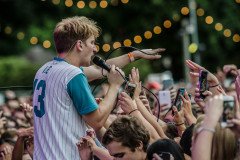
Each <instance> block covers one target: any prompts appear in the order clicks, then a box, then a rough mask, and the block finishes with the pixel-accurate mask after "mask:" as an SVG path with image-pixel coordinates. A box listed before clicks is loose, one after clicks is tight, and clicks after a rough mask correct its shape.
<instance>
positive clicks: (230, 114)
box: [220, 96, 235, 128]
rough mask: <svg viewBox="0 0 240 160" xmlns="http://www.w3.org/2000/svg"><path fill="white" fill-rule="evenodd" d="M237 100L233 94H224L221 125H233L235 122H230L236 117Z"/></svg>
mask: <svg viewBox="0 0 240 160" xmlns="http://www.w3.org/2000/svg"><path fill="white" fill-rule="evenodd" d="M234 108H235V100H234V97H233V96H223V113H222V116H221V118H220V123H221V127H223V128H225V127H232V126H233V124H230V123H228V120H231V119H233V118H234V117H235V110H234Z"/></svg>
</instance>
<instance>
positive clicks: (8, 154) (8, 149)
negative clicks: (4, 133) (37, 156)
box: [0, 145, 13, 160]
mask: <svg viewBox="0 0 240 160" xmlns="http://www.w3.org/2000/svg"><path fill="white" fill-rule="evenodd" d="M12 151H13V147H12V146H10V145H5V146H4V147H3V148H2V149H1V150H0V157H1V159H2V160H11V159H12Z"/></svg>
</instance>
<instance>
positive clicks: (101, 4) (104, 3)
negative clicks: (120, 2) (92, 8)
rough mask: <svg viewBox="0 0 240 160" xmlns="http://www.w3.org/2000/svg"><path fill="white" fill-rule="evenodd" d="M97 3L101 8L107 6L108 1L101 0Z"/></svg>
mask: <svg viewBox="0 0 240 160" xmlns="http://www.w3.org/2000/svg"><path fill="white" fill-rule="evenodd" d="M99 5H100V7H101V8H106V7H107V6H108V2H107V1H106V0H102V1H101V2H100V4H99Z"/></svg>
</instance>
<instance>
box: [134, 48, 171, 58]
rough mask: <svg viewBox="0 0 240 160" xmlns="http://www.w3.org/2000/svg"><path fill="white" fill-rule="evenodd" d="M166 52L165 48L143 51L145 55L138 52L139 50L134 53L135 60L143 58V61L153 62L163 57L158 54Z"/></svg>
mask: <svg viewBox="0 0 240 160" xmlns="http://www.w3.org/2000/svg"><path fill="white" fill-rule="evenodd" d="M165 50H166V49H164V48H157V49H143V50H142V51H143V52H145V53H143V52H141V51H138V50H135V51H133V52H132V53H133V55H134V58H143V59H149V60H153V59H159V58H161V55H158V54H160V53H162V52H164V51H165Z"/></svg>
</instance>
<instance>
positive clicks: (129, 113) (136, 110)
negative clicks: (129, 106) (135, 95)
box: [128, 109, 138, 115]
mask: <svg viewBox="0 0 240 160" xmlns="http://www.w3.org/2000/svg"><path fill="white" fill-rule="evenodd" d="M137 110H138V109H134V110H132V111H131V112H129V113H128V114H129V115H130V114H131V113H133V112H135V111H137Z"/></svg>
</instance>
